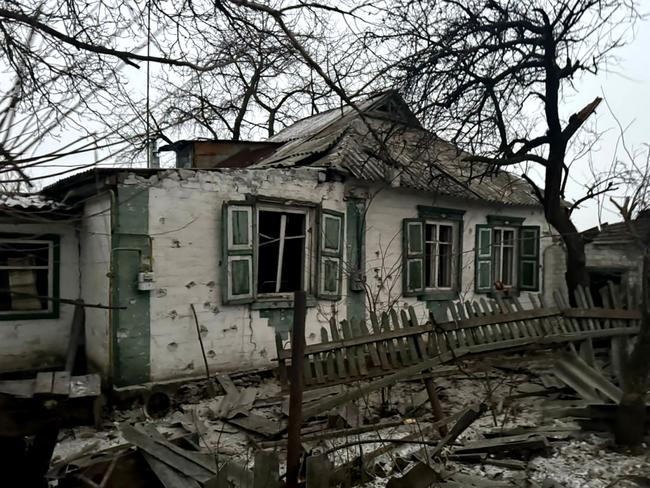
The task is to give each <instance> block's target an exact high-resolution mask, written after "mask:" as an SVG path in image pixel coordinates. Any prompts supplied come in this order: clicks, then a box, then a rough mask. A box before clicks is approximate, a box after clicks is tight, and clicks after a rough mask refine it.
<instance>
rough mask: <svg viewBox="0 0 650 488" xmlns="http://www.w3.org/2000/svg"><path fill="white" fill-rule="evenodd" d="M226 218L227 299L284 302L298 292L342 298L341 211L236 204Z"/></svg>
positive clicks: (226, 211)
mask: <svg viewBox="0 0 650 488" xmlns="http://www.w3.org/2000/svg"><path fill="white" fill-rule="evenodd" d="M223 222H224V228H223V232H224V240H223V242H224V258H225V267H224V271H225V276H224V280H225V283H224V285H225V286H224V287H223V290H224V294H223V298H224V303H250V302H253V301H255V300H257V299H260V300H266V299H268V300H286V299H291V297H292V294H293V292H295V291H298V290H305V291H307V292H308V293H310V294H312V295H316V296H318V297H320V298H325V299H331V300H338V299H339V298H340V293H341V274H342V262H343V260H342V257H343V256H342V253H343V214H341V213H339V212H334V211H331V210H324V209H321V208H319V207H316V206H312V207H288V206H284V205H278V206H276V205H265V204H260V205H254V204H248V203H244V202H232V203H227V204H224V210H223ZM314 227H316V228H319V229H320V232H312V229H313V228H314Z"/></svg>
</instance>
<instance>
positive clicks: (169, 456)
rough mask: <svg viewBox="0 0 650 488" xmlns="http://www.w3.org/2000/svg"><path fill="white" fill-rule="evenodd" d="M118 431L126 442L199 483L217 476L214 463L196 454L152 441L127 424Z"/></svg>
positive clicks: (156, 440)
mask: <svg viewBox="0 0 650 488" xmlns="http://www.w3.org/2000/svg"><path fill="white" fill-rule="evenodd" d="M120 430H121V431H122V435H123V436H124V439H126V440H127V441H128V442H130V443H132V444H133V445H135V446H137V447H138V448H139V449H142V450H143V451H144V452H146V453H148V454H150V455H151V456H153V457H155V458H156V459H158V460H159V461H161V462H163V463H165V464H166V465H168V466H170V467H172V468H173V469H175V470H176V471H178V472H180V473H182V474H183V475H185V476H186V477H189V478H191V479H193V480H196V481H198V482H199V483H205V482H207V481H209V480H211V479H212V478H213V477H214V476H215V475H216V474H217V467H216V463H215V462H214V461H212V462H208V461H206V460H205V459H203V458H202V457H200V456H197V453H193V452H191V451H186V450H185V449H181V448H180V447H177V446H174V445H173V444H172V443H170V442H167V441H163V440H162V439H160V438H156V439H154V438H153V437H151V436H149V435H148V434H146V433H145V432H143V431H141V430H139V429H137V428H135V427H133V426H131V425H128V424H122V425H120Z"/></svg>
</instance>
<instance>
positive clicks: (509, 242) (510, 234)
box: [503, 230, 515, 246]
mask: <svg viewBox="0 0 650 488" xmlns="http://www.w3.org/2000/svg"><path fill="white" fill-rule="evenodd" d="M503 244H504V245H506V246H514V245H515V232H514V231H512V230H504V231H503Z"/></svg>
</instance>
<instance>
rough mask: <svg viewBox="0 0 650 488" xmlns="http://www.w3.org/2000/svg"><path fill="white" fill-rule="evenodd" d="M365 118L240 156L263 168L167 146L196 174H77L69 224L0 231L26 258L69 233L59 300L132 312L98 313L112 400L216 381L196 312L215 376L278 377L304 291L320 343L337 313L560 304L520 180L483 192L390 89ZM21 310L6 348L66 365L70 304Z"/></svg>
mask: <svg viewBox="0 0 650 488" xmlns="http://www.w3.org/2000/svg"><path fill="white" fill-rule="evenodd" d="M358 108H359V109H360V111H361V113H362V115H360V114H359V113H358V112H357V111H356V110H353V109H351V108H349V107H348V108H344V109H337V110H332V111H329V112H325V113H322V114H319V115H316V116H312V117H309V118H307V119H303V120H301V121H299V122H297V123H296V124H294V125H292V126H290V127H288V128H286V129H285V130H283V131H281V132H280V133H278V134H277V135H275V136H274V137H272V138H271V139H270V141H267V143H266V144H264V145H260V144H258V143H252V144H251V145H250V146H246V144H247V143H245V142H240V143H237V146H236V147H237V152H235V153H229V155H228V156H227V158H226V159H228V158H233V157H235V159H236V160H237V161H239V159H238V158H237V157H236V154H237V153H241V150H240V149H242V148H243V150H249V149H250V151H253V152H255V154H256V162H255V163H254V164H252V165H250V166H248V167H246V168H240V167H238V168H224V167H223V166H224V164H223V161H225V159H224V157H223V155H224V151H223V150H222V149H220V148H219V147H218V146H219V144H217V143H215V145H214V146H206V145H203V147H204V148H209V147H212V149H210V150H213V149H214V150H215V151H216V153H218V155H219V156H218V158H220V159H219V160H218V161H216V162H215V163H214V164H212V163H210V161H209V160H205V159H204V160H203V161H202V162H201V168H197V167H196V165H195V164H193V163H192V162H191V161H192V160H193V158H194V157H195V156H192V154H194V155H196V154H198V151H196V148H197V146H196V144H194V143H187V142H183V143H181V144H178V145H176V146H173V147H169V149H172V150H177V156H178V157H179V165H180V166H184V168H179V169H117V168H116V169H93V170H90V171H87V172H84V173H79V174H75V175H74V176H71V177H69V178H66V179H63V180H61V181H58V182H57V183H55V184H54V185H51V186H49V187H47V188H46V189H44V190H43V192H42V195H43V198H48V199H50V201H52V202H61V203H57V204H56V205H61V206H62V205H64V204H65V209H66V215H67V216H68V217H67V219H65V220H64V221H63V222H61V223H59V222H58V221H56V220H55V218H54V215H53V214H52V213H50V212H47V213H44V212H38V211H35V212H36V213H35V214H34V215H35V217H36V216H37V217H38V218H39V222H40V223H39V224H29V225H31V226H30V227H24V228H23V227H21V226H22V225H27V224H22V223H20V222H19V219H17V220H15V221H14V220H12V219H9V220H5V221H3V223H2V224H1V225H0V232H2V233H3V235H4V234H7V235H11V236H14V235H15V234H22V236H21V237H20V241H21V242H24V243H25V245H29V246H40V245H41V244H43V242H42V241H43V239H44V238H43V237H42V236H43V235H59V236H60V253H61V256H65V258H63V257H62V258H61V261H60V263H59V262H58V261H57V258H56V256H55V252H54V251H52V253H53V254H51V256H52V257H51V258H50V261H49V262H48V270H49V271H48V273H49V274H48V279H49V280H50V282H51V283H53V284H52V287H53V288H50V289H48V290H47V293H48V294H50V295H56V296H60V297H63V298H68V299H76V298H81V299H83V300H84V301H85V302H86V303H88V304H104V305H110V306H111V307H122V308H119V309H117V308H112V309H104V308H88V309H87V310H86V350H87V355H88V359H89V362H90V363H91V364H92V365H93V366H94V368H95V369H96V370H97V371H99V372H101V373H102V375H103V377H104V378H105V379H106V380H107V382H108V384H111V385H115V386H125V385H132V384H138V383H144V382H150V381H164V380H169V379H176V378H184V377H199V376H202V375H203V374H204V373H205V372H204V369H203V359H202V356H201V348H200V344H199V341H198V338H197V329H196V323H195V315H194V313H196V320H197V321H198V324H199V328H200V333H201V337H202V341H203V343H204V345H205V350H206V353H207V359H208V362H209V365H210V368H211V370H212V371H227V370H245V369H254V368H260V367H268V366H270V365H272V364H273V362H272V360H273V358H274V357H275V355H276V354H275V350H276V343H275V335H276V332H279V333H280V335H281V336H282V337H284V338H285V339H286V338H288V332H289V328H290V324H291V318H292V310H291V306H292V293H293V292H294V291H295V290H298V289H303V288H304V289H305V290H306V291H307V292H308V294H309V297H310V298H309V301H308V305H309V308H308V316H307V327H306V330H307V332H306V335H307V341H308V342H317V341H319V340H320V337H321V336H320V328H321V326H323V325H326V324H327V322H328V320H329V318H330V317H332V316H333V315H335V316H336V318H337V319H343V318H349V317H362V316H364V315H365V314H366V312H367V310H368V309H378V310H382V309H386V308H389V307H391V306H396V307H402V306H404V305H413V306H414V307H416V309H417V310H418V311H419V314H420V316H421V317H422V318H423V320H424V319H425V317H426V316H427V315H428V312H429V311H433V312H434V314H436V316H438V317H439V318H440V317H441V316H442V315H443V314H444V313H445V312H444V308H443V307H441V304H443V303H445V301H447V300H450V299H457V298H460V299H466V298H473V297H475V296H477V295H483V296H489V294H491V293H493V292H494V290H495V287H497V288H499V289H501V288H504V289H505V290H506V291H507V292H509V293H520V294H521V297H520V298H521V300H522V301H526V300H527V299H528V298H527V292H544V293H546V292H547V291H548V290H547V289H546V283H545V274H544V273H543V272H542V270H543V269H544V268H545V267H549V269H553V268H554V266H553V263H549V262H547V261H546V259H547V254H548V253H546V252H545V251H546V249H547V248H549V246H551V244H552V243H551V239H550V238H549V236H550V235H551V232H549V226H548V224H547V223H546V221H545V219H544V215H543V211H542V208H541V207H540V206H539V205H538V204H537V202H536V201H535V199H534V197H533V196H532V191H531V190H530V188H529V187H528V186H527V184H526V183H525V182H524V181H523V180H521V179H519V178H517V177H514V176H512V175H510V174H508V173H505V172H499V173H497V174H494V175H492V176H484V177H482V178H474V177H475V176H476V175H477V170H478V169H479V167H478V165H476V164H474V165H470V164H469V163H467V162H466V161H463V160H462V158H461V156H463V155H461V154H459V152H458V151H457V150H456V149H455V147H454V146H452V145H450V144H448V143H446V142H444V141H442V140H440V139H439V138H437V137H436V136H435V135H433V134H431V133H428V132H426V131H425V130H424V129H422V127H421V126H420V125H419V123H418V121H417V120H416V119H415V117H414V116H413V114H412V113H411V112H410V111H409V109H408V107H407V106H406V104H405V103H404V102H403V100H402V99H401V98H400V97H399V96H398V95H396V94H395V93H393V92H389V93H384V94H381V95H378V96H375V97H372V98H370V99H368V100H367V101H365V102H363V103H361V104H360V105H359V107H358ZM378 139H381V140H382V141H384V143H383V144H379V143H377V140H378ZM203 142H204V141H201V143H203ZM188 147H193V148H194V149H192V150H191V151H190V150H188ZM226 147H227V148H232V147H235V146H233V145H232V144H231V143H230V142H229V143H228V144H227V145H224V146H223V148H226ZM215 148H216V149H215ZM247 148H248V149H247ZM269 148H271V151H269ZM188 154H189V156H188ZM188 158H189V159H188ZM194 160H195V159H194ZM188 161H189V162H188ZM231 161H232V160H231ZM237 166H241V164H240V163H238V164H237ZM52 205H54V203H52ZM70 212H74V217H70ZM39 236H40V237H39ZM2 239H4V241H3V240H2ZM12 239H15V237H2V238H0V246H2V247H0V249H9V251H10V252H9V254H7V253H5V252H4V251H2V252H0V260H2V259H9V258H12V259H13V257H12V256H13V254H11V253H14V254H15V253H16V252H15V250H14V249H13V248H12V247H11V246H12V245H13V244H12V243H13V242H14V241H13V240H12ZM32 240H33V242H32ZM47 245H50V244H47ZM55 245H56V243H55V244H52V246H55ZM64 248H65V250H64ZM30 249H32V248H27V247H25V248H24V249H23V251H24V254H25V256H30V255H31V251H30ZM18 254H20V253H18ZM556 254H557V253H555V254H548V255H552V256H554V255H556ZM19 258H20V256H19ZM20 259H22V258H20ZM30 259H31V258H30ZM37 261H38V259H37ZM0 264H4V263H0ZM57 265H58V266H57ZM5 266H6V265H5ZM6 269H7V268H3V267H2V266H0V277H1V279H4V280H5V282H6V279H7V278H6V277H7V271H6ZM43 269H45V268H43ZM56 269H59V271H60V273H59V288H60V289H59V291H58V292H57V293H56V294H55V290H54V287H55V286H56V277H57V271H56ZM33 272H34V273H38V272H39V271H33ZM27 281H29V280H27ZM13 287H14V285H13V284H10V285H9V289H10V290H13V289H14V288H13ZM43 292H45V288H43V289H42V290H40V291H39V293H38V294H39V295H40V294H41V293H43ZM11 296H13V295H11ZM30 306H33V307H36V303H34V304H33V305H30ZM23 308H24V305H21V302H20V301H18V302H15V303H14V302H13V301H12V302H10V303H5V304H4V309H3V310H2V311H1V312H0V317H1V314H5V316H6V317H7V318H10V320H11V322H10V323H8V324H7V325H8V326H10V327H7V328H6V329H4V332H3V337H2V338H1V339H0V344H1V346H0V347H2V348H3V349H5V344H8V343H7V339H6V338H5V336H6V337H13V338H14V339H12V341H13V342H11V344H12V347H11V350H12V351H14V352H13V353H14V354H15V355H21V356H24V357H28V356H29V357H34V358H36V359H37V358H38V356H40V355H45V354H52V355H54V356H56V355H57V354H58V355H60V354H61V353H62V352H63V351H64V350H65V346H64V345H65V343H66V341H67V337H66V329H65V326H66V324H69V322H70V320H71V313H72V307H71V306H65V305H61V306H60V307H59V310H58V314H56V318H55V317H50V318H43V320H42V321H40V322H39V321H38V319H37V318H32V316H31V312H27V311H26V310H24V309H23ZM42 311H44V310H42ZM48 312H51V313H54V310H49V309H48ZM23 313H25V314H28V313H29V315H30V318H29V320H28V319H26V318H25V319H21V318H20V317H17V316H16V314H17V315H20V314H23ZM35 328H37V330H36V335H34V332H35ZM23 331H24V332H23ZM46 337H47V338H48V340H47V342H46V341H45V340H44V338H46ZM16 338H18V339H16ZM20 338H24V340H21V339H20ZM34 340H40V343H35V342H34ZM7 350H9V347H8V346H7ZM48 364H49V363H48ZM36 365H38V361H36V362H34V361H22V362H20V361H18V359H16V360H15V361H14V360H13V359H11V358H9V359H8V360H5V361H4V362H3V363H2V367H3V368H4V370H7V369H8V368H12V367H16V368H18V367H21V368H22V367H33V366H36Z"/></svg>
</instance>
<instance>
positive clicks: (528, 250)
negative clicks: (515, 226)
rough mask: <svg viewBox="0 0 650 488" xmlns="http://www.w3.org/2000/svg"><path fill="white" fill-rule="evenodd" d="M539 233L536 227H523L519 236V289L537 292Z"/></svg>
mask: <svg viewBox="0 0 650 488" xmlns="http://www.w3.org/2000/svg"><path fill="white" fill-rule="evenodd" d="M539 232H540V228H539V226H537V225H525V226H522V227H521V229H520V234H519V289H520V290H527V291H539Z"/></svg>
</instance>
